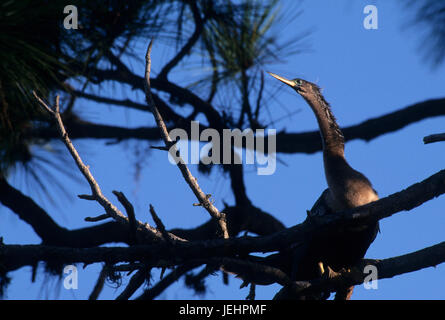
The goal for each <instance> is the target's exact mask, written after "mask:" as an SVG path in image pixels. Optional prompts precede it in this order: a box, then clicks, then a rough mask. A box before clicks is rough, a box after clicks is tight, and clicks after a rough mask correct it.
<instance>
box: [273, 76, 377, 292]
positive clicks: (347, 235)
mask: <svg viewBox="0 0 445 320" xmlns="http://www.w3.org/2000/svg"><path fill="white" fill-rule="evenodd" d="M269 74H270V75H271V76H273V77H274V78H276V79H278V80H280V81H282V82H284V83H285V84H287V85H289V86H290V87H292V88H293V89H294V90H295V91H296V92H297V93H298V94H300V95H301V96H302V97H303V98H304V99H305V100H306V102H307V103H308V104H309V106H310V107H311V109H312V111H313V112H314V114H315V117H316V118H317V122H318V126H319V130H320V134H321V140H322V146H323V162H324V170H325V176H326V181H327V184H328V189H326V190H325V191H324V192H323V193H322V195H321V196H320V198H319V199H318V200H317V201H316V203H315V205H314V206H313V208H312V209H311V210H310V211H309V212H308V215H309V218H310V217H313V216H320V215H325V214H335V213H336V212H340V211H344V210H346V209H350V208H354V207H358V206H361V205H364V204H367V203H369V202H372V201H376V200H378V196H377V193H376V191H375V190H374V189H373V188H372V185H371V182H369V180H368V179H367V178H366V177H365V176H364V175H363V174H362V173H360V172H358V171H356V170H354V169H353V168H352V167H351V166H350V165H349V164H348V162H347V161H346V159H345V154H344V137H343V134H342V132H341V130H340V127H339V126H338V124H337V122H336V120H335V117H334V115H333V114H332V111H331V108H330V106H329V104H328V103H327V102H326V100H325V99H324V98H323V96H322V94H321V92H320V88H319V87H318V86H317V85H315V84H313V83H310V82H308V81H305V80H302V79H293V80H288V79H285V78H283V77H280V76H278V75H276V74H273V73H269ZM378 230H379V225H378V222H373V223H370V224H366V225H354V226H348V227H346V228H345V230H342V231H341V232H338V233H335V234H330V235H326V236H322V237H319V238H317V239H312V240H311V241H309V243H308V244H307V246H306V247H305V248H304V250H302V249H300V250H299V252H298V253H294V264H296V265H294V266H293V268H294V270H293V273H294V274H293V277H294V279H295V280H308V279H314V278H316V277H319V276H320V274H319V270H320V267H318V268H317V266H320V263H322V266H323V265H325V266H329V267H330V268H332V269H333V270H334V271H339V270H341V269H342V268H345V269H347V268H348V267H352V266H353V265H354V264H356V263H357V262H359V260H360V259H361V258H363V257H364V255H365V253H366V251H367V249H368V247H369V246H370V244H371V243H372V242H373V241H374V239H375V237H376V235H377V232H378ZM352 289H353V287H350V288H345V289H344V290H342V291H339V292H337V295H336V298H337V299H349V297H350V295H351V294H352Z"/></svg>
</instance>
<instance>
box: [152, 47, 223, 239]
mask: <svg viewBox="0 0 445 320" xmlns="http://www.w3.org/2000/svg"><path fill="white" fill-rule="evenodd" d="M152 45H153V40H152V41H150V44H149V45H148V49H147V54H146V56H145V60H146V66H145V95H146V99H147V103H148V106H149V107H150V110H151V112H152V113H153V116H154V118H155V120H156V124H157V125H158V127H159V130H160V132H161V136H162V139H163V140H164V143H165V145H166V146H171V148H170V152H172V153H173V154H176V153H177V148H176V146H175V145H172V142H173V141H172V140H171V138H170V136H169V135H168V131H167V127H166V126H165V123H164V120H163V119H162V116H161V114H160V113H159V110H158V108H157V107H156V105H155V103H154V101H153V98H152V96H151V88H150V69H151V58H150V53H151V47H152ZM179 158H180V157H179ZM177 166H178V168H179V170H180V171H181V173H182V176H183V177H184V179H185V181H186V182H187V184H188V185H189V187H190V188H191V189H192V191H193V193H194V194H195V196H196V198H197V199H198V200H199V202H200V203H201V204H202V206H203V207H204V208H205V209H206V210H207V212H208V213H209V214H210V215H211V216H212V217H213V218H214V219H216V220H217V221H218V224H219V226H220V228H221V231H222V234H223V237H224V238H229V232H228V230H227V224H226V219H225V214H224V213H222V212H219V210H218V209H217V208H216V207H215V206H214V205H213V204H212V202H211V201H210V200H209V199H208V198H207V197H206V194H205V193H204V192H203V191H202V190H201V188H200V186H199V184H198V181H197V179H196V178H195V177H194V176H193V175H192V173H191V172H190V170H189V169H188V167H187V165H186V164H185V162H184V161H183V160H182V158H180V159H179V161H177Z"/></svg>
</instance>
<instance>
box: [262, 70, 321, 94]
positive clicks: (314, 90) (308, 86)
mask: <svg viewBox="0 0 445 320" xmlns="http://www.w3.org/2000/svg"><path fill="white" fill-rule="evenodd" d="M268 74H270V75H271V76H272V77H274V78H275V79H278V80H280V81H281V82H284V83H285V84H287V85H288V86H290V87H292V88H293V89H294V90H295V91H297V92H298V93H299V94H300V95H301V96H303V97H308V96H310V95H314V94H320V88H319V87H318V86H317V85H316V84H313V83H311V82H309V81H306V80H303V79H292V80H288V79H286V78H283V77H280V76H279V75H276V74H275V73H271V72H268Z"/></svg>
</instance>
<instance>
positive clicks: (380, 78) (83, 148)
mask: <svg viewBox="0 0 445 320" xmlns="http://www.w3.org/2000/svg"><path fill="white" fill-rule="evenodd" d="M368 4H374V5H376V6H377V8H378V15H379V16H378V17H379V19H378V22H379V25H378V29H377V30H366V29H364V28H363V19H364V17H365V15H364V14H363V8H364V7H365V6H366V5H368ZM282 8H283V10H289V8H291V10H296V9H301V10H303V13H302V14H301V15H300V16H299V17H298V18H297V19H296V20H295V21H292V22H291V24H290V25H288V26H287V27H286V28H284V29H283V30H282V32H281V33H280V36H282V37H283V38H284V39H286V37H288V36H292V34H294V33H295V32H300V31H302V30H308V29H309V30H312V33H311V35H310V36H309V38H308V44H309V48H310V50H308V51H306V52H305V53H302V54H299V55H295V56H293V57H289V58H288V59H287V60H286V61H285V62H283V63H281V64H276V65H271V66H270V68H268V70H265V71H271V72H274V73H277V74H280V75H283V76H285V77H289V78H295V77H301V78H304V79H307V80H309V81H312V82H316V83H317V84H318V85H319V86H321V87H322V88H323V89H324V90H323V93H324V96H325V98H326V100H327V101H329V102H330V104H331V106H332V109H333V112H334V114H335V116H336V117H337V119H338V122H339V124H340V125H341V126H348V125H352V124H356V123H359V122H361V121H364V120H366V119H368V118H370V117H376V116H379V115H382V114H385V113H388V112H391V111H394V110H397V109H400V108H403V107H405V106H408V105H410V104H413V103H416V102H419V101H424V100H427V99H431V98H438V97H443V96H444V93H445V87H444V83H445V72H444V71H445V66H444V65H442V66H440V67H436V68H432V67H431V66H430V65H429V64H428V61H424V59H423V56H422V55H421V54H420V52H419V50H418V49H419V48H418V45H419V43H420V40H421V35H422V32H418V30H416V28H415V27H413V26H411V25H410V24H409V19H408V17H407V13H408V12H409V11H407V10H405V9H404V8H403V7H402V4H401V1H394V0H393V1H370V0H369V1H350V0H344V1H335V2H334V1H320V0H315V1H314V0H312V1H303V2H302V4H301V5H295V3H294V2H293V1H283V2H282ZM278 25H279V22H278ZM280 27H281V26H280ZM138 45H140V47H141V48H143V47H145V46H146V43H145V42H143V43H142V42H141V43H140V44H138ZM160 46H161V45H160ZM172 54H173V52H171V50H170V49H169V48H165V47H157V46H156V43H155V46H154V48H153V59H154V61H153V69H154V75H156V71H157V70H159V69H158V68H156V63H158V64H159V65H162V64H163V63H165V62H166V61H168V59H169V58H170V57H171V56H172ZM133 67H134V70H136V72H137V73H138V74H140V75H142V73H143V71H142V70H143V66H142V65H139V64H134V66H133ZM175 76H177V77H178V79H180V78H181V77H184V76H185V75H184V73H181V68H179V71H177V73H176V74H175ZM267 86H269V88H271V89H275V88H276V87H277V86H279V83H278V81H276V80H274V79H272V78H268V79H267ZM111 89H112V88H109V87H106V88H104V90H103V91H101V92H100V94H102V95H105V96H106V95H111V94H113V95H114V96H118V97H120V96H130V97H132V98H134V99H137V100H138V101H140V102H142V101H143V97H142V95H136V94H134V93H132V92H130V90H129V89H127V88H125V89H124V90H120V89H119V90H114V91H111ZM276 100H278V101H273V102H271V103H270V105H268V108H269V110H271V111H272V112H273V114H274V116H275V118H276V119H278V118H281V117H282V116H285V115H286V112H285V111H284V109H283V106H285V107H286V109H287V110H291V111H292V110H300V111H299V112H298V113H296V114H294V115H292V116H286V117H285V119H284V120H281V121H279V122H277V123H276V124H275V125H276V129H282V128H286V131H288V132H300V131H306V130H314V129H316V128H317V125H316V121H315V118H314V116H313V114H312V112H311V110H310V109H309V107H308V106H307V105H306V103H305V102H304V101H303V100H302V99H301V98H300V97H297V95H296V94H295V92H293V91H292V90H290V89H288V88H284V89H282V90H281V91H280V92H279V94H278V95H277V96H276ZM81 103H82V112H81V114H82V116H83V117H84V118H86V119H89V120H95V121H98V122H100V123H109V124H114V125H121V126H128V127H135V126H142V125H144V126H147V125H153V119H152V116H151V115H150V114H148V113H142V112H138V111H131V112H128V111H125V110H123V109H121V108H118V107H108V106H105V105H97V104H94V103H90V102H88V103H86V102H85V101H81ZM443 121H444V119H443V117H439V118H435V119H429V120H425V121H422V122H420V123H417V124H413V125H410V126H408V127H406V128H404V129H402V130H399V131H397V132H395V133H390V134H386V135H384V136H380V137H378V138H377V139H374V140H372V141H371V142H369V143H366V142H363V141H352V142H349V143H347V145H346V157H347V159H348V161H349V163H350V164H351V166H352V167H354V168H356V169H357V170H359V171H362V172H363V173H365V174H366V175H367V176H368V178H369V179H370V180H371V181H372V183H373V185H374V187H375V188H376V189H377V190H378V192H379V195H380V196H381V197H384V196H387V195H389V194H391V193H394V192H396V191H399V190H402V189H403V188H405V187H407V186H409V185H411V184H413V183H415V182H418V181H420V180H423V179H425V178H427V177H429V176H430V175H432V174H434V173H435V172H437V171H439V170H441V169H443V164H444V163H445V152H444V144H443V143H442V144H441V143H435V144H431V145H424V144H423V142H422V138H423V137H424V136H426V135H429V134H432V133H439V132H444V131H445V129H444V128H445V126H444V125H443V124H444V122H443ZM74 143H75V145H76V147H77V148H78V150H79V152H80V153H81V155H82V156H83V158H84V161H85V162H86V163H87V164H89V165H90V167H91V170H92V173H93V174H94V176H95V177H96V179H97V181H98V182H99V183H100V185H101V187H102V189H103V191H104V192H105V194H106V195H107V196H108V197H109V198H110V199H113V196H112V194H111V191H112V190H115V189H117V190H121V191H123V192H125V194H126V195H127V196H128V197H129V198H130V200H131V201H132V202H133V203H134V205H135V208H136V211H137V217H138V219H140V220H148V221H149V222H151V218H149V217H148V216H149V214H148V205H149V203H151V204H153V206H154V207H155V208H156V211H157V212H158V214H159V215H160V216H161V217H162V219H163V220H164V223H165V224H166V226H167V228H173V227H194V226H196V225H198V224H200V223H202V222H204V221H206V220H207V219H208V214H207V213H206V212H205V211H204V210H202V209H201V208H194V207H192V203H194V202H196V201H195V198H194V196H193V194H192V192H191V191H190V190H189V189H188V187H187V185H186V183H185V182H184V181H183V180H182V178H181V176H180V173H179V171H178V169H177V168H176V167H175V166H172V165H171V164H170V163H169V162H168V160H167V158H166V154H165V153H162V152H156V151H152V152H149V153H148V154H145V153H143V155H141V156H140V157H139V158H138V161H140V164H141V166H142V170H141V171H140V174H139V176H138V177H136V174H135V169H134V163H135V161H136V160H135V157H134V152H135V150H136V149H137V148H140V151H141V150H142V151H144V152H145V151H146V149H147V147H148V145H149V144H148V143H140V142H138V143H136V142H131V141H130V142H125V143H121V144H119V145H111V146H109V145H105V141H100V140H94V139H91V140H82V141H79V140H77V141H74ZM278 158H279V159H280V160H282V161H283V162H285V163H286V165H283V164H281V163H278V164H277V169H276V172H275V173H274V174H273V175H270V176H258V175H257V174H256V173H255V168H254V167H253V166H246V169H245V171H246V173H245V180H246V186H247V191H248V196H249V197H250V199H251V200H252V201H253V203H254V204H255V205H256V206H258V207H260V208H262V209H263V210H265V211H267V212H270V213H272V214H274V215H275V216H276V217H277V218H278V219H280V220H281V221H283V222H284V223H285V224H286V225H287V226H292V225H295V224H297V223H299V222H302V221H303V220H304V218H305V214H306V213H305V212H306V210H307V209H309V208H311V206H312V204H313V203H314V201H315V200H316V199H317V198H318V196H319V194H320V193H321V192H322V191H323V190H324V189H325V188H326V182H325V179H324V173H323V167H322V157H321V153H316V154H313V155H305V154H294V155H282V154H279V155H278ZM66 166H68V167H69V168H73V171H74V172H75V169H74V164H73V162H72V160H71V159H69V158H67V161H66ZM191 170H192V172H193V173H194V174H196V175H197V176H198V178H199V182H200V184H201V186H202V188H203V189H204V190H205V192H207V193H211V194H213V195H214V198H215V199H216V205H217V206H218V207H219V208H222V206H223V205H222V201H223V200H224V201H225V202H228V203H233V201H234V200H233V197H232V194H231V190H230V182H229V180H228V179H227V177H224V176H223V175H222V174H221V173H220V172H219V171H218V170H214V171H213V172H212V174H211V175H210V176H209V177H205V176H201V175H199V174H198V173H197V170H196V167H194V166H191ZM56 175H58V174H57V173H56ZM79 176H80V174H79ZM58 178H60V179H62V181H65V182H64V183H66V184H67V185H68V189H69V190H70V199H68V200H67V199H65V198H60V199H57V200H56V204H55V205H53V204H51V203H49V202H48V200H47V199H46V198H45V197H40V198H36V199H37V202H38V203H39V204H40V205H41V206H42V207H44V208H45V209H46V210H47V211H48V212H50V213H51V215H52V217H53V218H54V219H55V220H56V221H57V222H58V223H60V224H61V225H64V226H67V227H69V228H79V227H83V226H86V225H87V223H86V222H84V221H83V219H84V217H86V216H95V215H97V214H98V213H100V212H101V210H100V208H99V207H98V205H97V204H95V203H91V202H88V201H82V200H79V199H77V197H76V195H77V194H81V193H87V192H88V185H87V183H86V182H83V180H81V183H74V182H72V180H69V179H68V180H67V178H66V177H65V176H61V175H58ZM10 181H11V183H13V184H14V185H15V186H17V187H18V188H20V189H21V190H23V192H25V193H26V194H28V195H30V196H33V197H35V196H36V195H37V194H38V190H36V189H33V187H26V185H25V183H24V182H23V176H21V175H16V176H14V177H12V178H11V179H10ZM155 185H156V187H155ZM172 199H174V201H172ZM113 200H114V199H113ZM444 207H445V197H440V198H438V199H435V200H433V201H430V202H428V203H426V204H424V205H423V206H421V207H420V208H417V209H415V210H412V211H410V212H406V213H398V214H396V215H395V216H393V217H390V218H388V219H384V220H382V221H381V233H380V234H379V235H378V237H377V239H376V241H375V242H374V243H373V244H372V245H371V247H370V249H369V250H368V253H367V255H366V256H367V257H369V258H388V257H392V256H396V255H400V254H405V253H408V252H412V251H415V250H418V249H421V248H423V247H425V246H429V245H433V244H436V243H438V242H441V241H443V240H444V239H443V236H442V235H443V229H444V226H445V215H444V212H443V211H444V209H443V208H444ZM0 218H1V219H2V221H3V223H2V224H1V225H0V234H1V235H2V236H3V237H4V241H5V243H23V244H26V243H38V242H39V239H38V237H37V236H35V234H34V233H33V231H32V229H31V228H30V227H28V226H27V225H25V224H24V223H23V222H21V221H20V220H19V219H18V218H17V217H16V216H15V215H14V214H12V213H11V212H9V211H8V210H7V209H5V208H3V207H2V208H0ZM29 270H30V269H29V268H24V269H22V270H20V271H17V272H14V273H12V274H11V275H12V277H13V282H12V284H11V285H10V287H9V291H8V295H7V297H8V298H10V299H45V298H50V299H55V298H58V299H73V298H74V299H85V298H87V297H88V295H89V293H90V292H91V290H92V288H93V286H94V283H95V281H96V279H97V276H98V274H99V271H100V266H88V267H87V268H86V269H85V270H82V269H81V268H80V269H79V289H78V290H75V291H68V290H65V289H64V288H63V286H62V283H61V282H57V279H55V278H49V277H47V276H45V275H44V274H43V273H42V272H40V273H39V274H38V276H37V282H36V283H31V282H30V277H31V275H30V272H29ZM444 271H445V265H439V266H437V267H436V268H428V269H425V270H421V271H418V272H415V273H411V274H406V275H402V276H398V277H395V278H393V279H389V280H381V281H379V283H378V289H377V290H366V289H364V288H363V286H358V287H356V290H355V294H354V296H353V298H354V299H444V298H445V293H444V292H443V287H444V286H445V277H443V273H444ZM156 277H157V275H156V274H155V279H156ZM125 281H126V280H125ZM125 281H124V283H125ZM207 284H208V288H209V291H208V293H207V294H206V295H205V296H204V297H199V296H195V295H194V293H193V292H192V291H190V290H188V289H185V288H184V286H183V283H182V281H180V282H179V283H177V284H175V285H173V286H172V287H171V288H170V289H168V290H167V291H165V292H164V293H163V295H162V296H160V298H163V299H201V298H202V299H244V298H245V296H246V295H247V294H248V288H244V289H239V285H240V284H241V281H240V280H238V279H235V278H233V277H231V279H230V286H224V285H222V278H221V276H220V274H218V275H217V276H214V277H210V278H208V281H207ZM122 289H123V287H122V288H120V289H117V290H116V289H114V288H113V287H111V286H107V287H106V289H105V290H104V291H103V292H102V294H101V296H100V298H104V299H112V298H113V297H115V296H116V293H117V292H120V290H122ZM277 289H278V287H277V286H269V287H258V288H257V298H258V299H270V298H272V297H273V295H274V293H275V292H276V291H277Z"/></svg>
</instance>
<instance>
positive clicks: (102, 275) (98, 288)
mask: <svg viewBox="0 0 445 320" xmlns="http://www.w3.org/2000/svg"><path fill="white" fill-rule="evenodd" d="M108 271H109V267H108V266H107V265H104V266H103V268H102V270H101V271H100V273H99V277H98V278H97V281H96V285H95V286H94V288H93V291H92V292H91V293H90V296H89V298H88V300H97V298H98V297H99V294H100V293H101V292H102V289H103V288H104V284H105V279H106V278H107V275H108Z"/></svg>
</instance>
